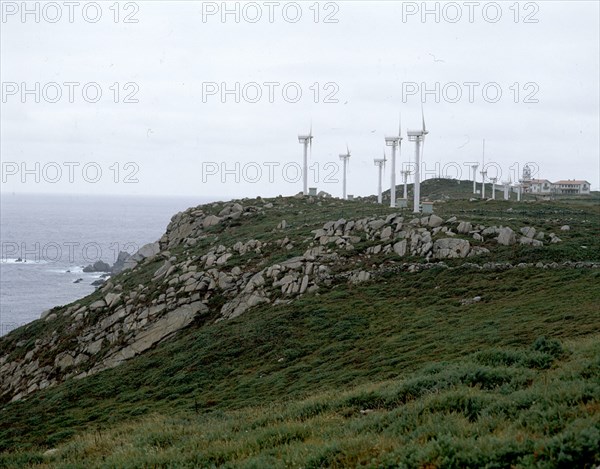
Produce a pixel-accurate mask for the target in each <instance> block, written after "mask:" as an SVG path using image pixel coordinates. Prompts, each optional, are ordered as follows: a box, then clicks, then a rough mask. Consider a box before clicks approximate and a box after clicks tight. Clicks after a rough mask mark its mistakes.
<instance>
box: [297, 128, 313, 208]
mask: <svg viewBox="0 0 600 469" xmlns="http://www.w3.org/2000/svg"><path fill="white" fill-rule="evenodd" d="M298 141H299V142H300V143H301V144H302V145H303V146H304V160H303V164H302V178H303V182H304V185H303V190H302V193H303V195H305V196H306V195H308V149H309V147H310V151H311V153H312V141H313V134H312V124H311V126H310V132H309V133H308V135H298Z"/></svg>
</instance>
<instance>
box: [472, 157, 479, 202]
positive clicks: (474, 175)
mask: <svg viewBox="0 0 600 469" xmlns="http://www.w3.org/2000/svg"><path fill="white" fill-rule="evenodd" d="M471 168H472V169H473V194H477V168H479V163H475V164H472V165H471Z"/></svg>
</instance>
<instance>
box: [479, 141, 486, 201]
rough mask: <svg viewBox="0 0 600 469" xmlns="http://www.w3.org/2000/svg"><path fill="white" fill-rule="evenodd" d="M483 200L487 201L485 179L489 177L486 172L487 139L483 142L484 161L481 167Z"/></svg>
mask: <svg viewBox="0 0 600 469" xmlns="http://www.w3.org/2000/svg"><path fill="white" fill-rule="evenodd" d="M480 174H481V199H482V200H485V177H486V176H487V171H486V170H485V139H484V140H483V161H482V166H481V171H480Z"/></svg>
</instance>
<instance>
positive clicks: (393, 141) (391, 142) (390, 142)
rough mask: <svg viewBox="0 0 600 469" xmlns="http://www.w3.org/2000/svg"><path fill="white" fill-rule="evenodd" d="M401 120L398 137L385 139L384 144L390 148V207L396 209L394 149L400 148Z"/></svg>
mask: <svg viewBox="0 0 600 469" xmlns="http://www.w3.org/2000/svg"><path fill="white" fill-rule="evenodd" d="M401 135H402V120H400V123H399V124H398V136H394V137H385V144H386V145H387V146H388V147H392V176H391V185H390V207H392V208H395V207H396V149H398V150H399V149H400V148H401V146H402V136H401Z"/></svg>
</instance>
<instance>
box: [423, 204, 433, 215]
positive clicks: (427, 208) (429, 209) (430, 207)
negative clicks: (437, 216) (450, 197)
mask: <svg viewBox="0 0 600 469" xmlns="http://www.w3.org/2000/svg"><path fill="white" fill-rule="evenodd" d="M421 211H422V212H423V213H433V202H423V203H422V204H421Z"/></svg>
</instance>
